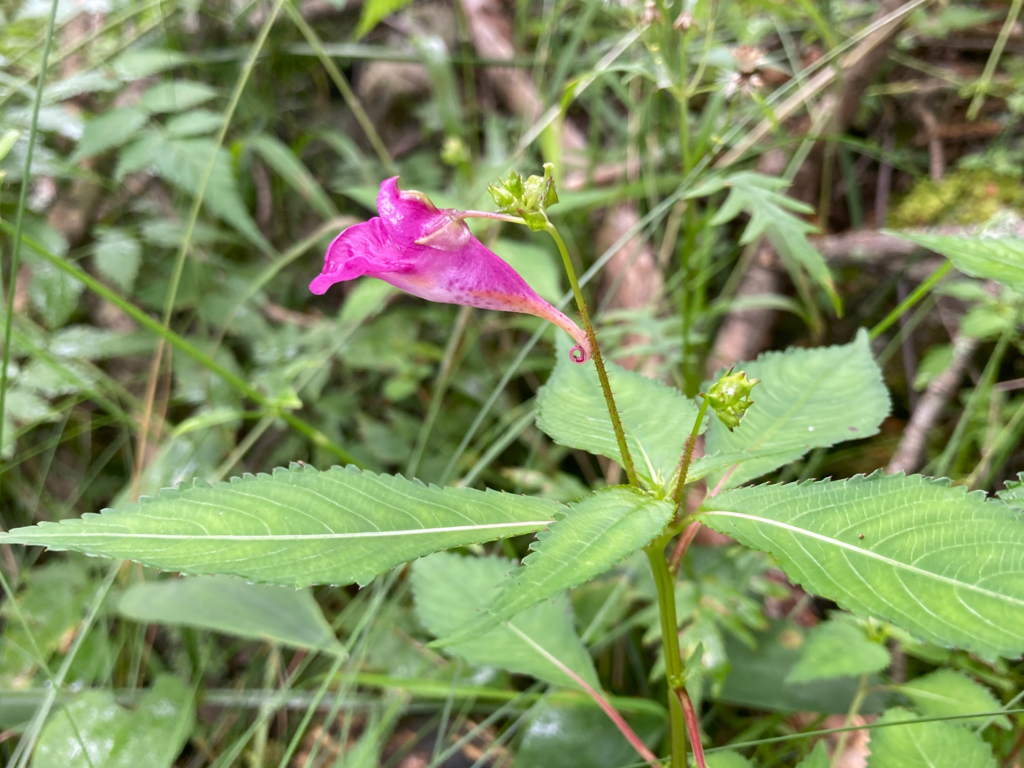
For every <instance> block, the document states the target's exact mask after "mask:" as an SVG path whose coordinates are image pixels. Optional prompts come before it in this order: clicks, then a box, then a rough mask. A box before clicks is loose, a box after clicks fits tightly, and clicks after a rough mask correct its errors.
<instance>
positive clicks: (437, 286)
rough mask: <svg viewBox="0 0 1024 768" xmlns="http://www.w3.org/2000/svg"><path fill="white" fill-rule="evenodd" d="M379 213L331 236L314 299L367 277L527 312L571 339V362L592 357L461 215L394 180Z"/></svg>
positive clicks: (581, 338)
mask: <svg viewBox="0 0 1024 768" xmlns="http://www.w3.org/2000/svg"><path fill="white" fill-rule="evenodd" d="M377 211H378V212H379V213H380V217H379V218H378V217H374V218H372V219H370V220H369V221H367V222H365V223H363V224H356V225H355V226H352V227H349V228H348V229H346V230H345V231H344V232H342V233H341V234H340V235H338V236H337V237H336V238H334V241H333V242H332V243H331V245H330V247H329V248H328V249H327V255H326V256H325V257H324V268H323V270H322V271H321V272H320V274H319V275H318V276H317V277H316V279H315V280H313V282H312V283H310V285H309V289H310V290H311V291H312V292H313V293H315V294H317V295H321V294H323V293H326V292H327V289H328V288H330V287H331V286H332V285H334V284H335V283H340V282H342V281H344V280H351V279H353V278H355V277H360V276H362V275H367V276H369V277H376V278H378V279H380V280H383V281H384V282H386V283H390V284H391V285H393V286H395V287H396V288H399V289H400V290H403V291H405V292H406V293H411V294H412V295H413V296H419V297H420V298H421V299H426V300H427V301H436V302H440V303H442V304H464V305H466V306H468V307H478V308H479V309H497V310H501V311H504V312H524V313H526V314H528V315H536V316H537V317H541V318H543V319H545V320H548V321H550V322H552V323H554V324H555V325H557V326H558V327H559V328H562V329H563V330H565V331H566V332H567V333H568V334H569V335H570V336H572V337H573V338H574V339H575V340H576V346H575V347H573V348H572V352H571V354H572V359H573V360H574V361H576V362H578V363H582V362H585V361H586V360H588V359H590V343H589V341H588V340H587V336H586V334H585V333H584V332H583V331H582V330H581V329H580V328H579V327H578V326H577V325H576V323H574V322H573V321H572V320H570V319H569V318H568V317H566V316H565V315H564V314H562V313H561V312H559V311H558V310H557V309H555V308H554V307H553V306H551V305H550V304H548V303H547V302H546V301H544V299H542V298H541V297H540V296H538V295H537V294H536V293H535V292H534V290H533V289H532V288H530V286H529V285H527V284H526V281H525V280H523V278H522V277H520V276H519V273H518V272H516V271H515V270H514V269H512V267H510V266H509V265H508V264H506V263H505V262H504V261H502V260H501V258H500V257H499V256H498V255H497V254H495V253H492V252H491V251H490V250H488V249H487V248H486V247H484V245H483V243H481V242H480V241H479V240H477V239H476V238H475V237H474V236H473V233H472V232H470V231H469V227H467V226H466V223H465V221H463V216H462V214H460V213H459V212H458V211H456V210H454V209H450V208H449V209H444V210H438V209H437V208H436V207H435V206H434V204H433V203H431V202H430V200H429V199H428V198H427V196H426V195H424V194H423V193H421V192H402V191H400V190H399V189H398V177H397V176H396V177H395V178H391V179H387V180H386V181H384V182H383V183H382V184H381V185H380V194H379V195H377Z"/></svg>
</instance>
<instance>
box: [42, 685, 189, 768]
mask: <svg viewBox="0 0 1024 768" xmlns="http://www.w3.org/2000/svg"><path fill="white" fill-rule="evenodd" d="M194 721H195V705H194V704H193V702H192V691H190V690H189V688H188V686H186V685H185V684H184V683H183V682H181V681H180V680H178V679H177V678H175V677H170V676H163V677H159V678H157V680H156V682H155V683H154V684H153V687H152V688H150V689H149V690H148V691H146V693H145V694H144V695H143V697H142V699H141V701H140V702H139V706H138V708H137V709H135V711H129V710H126V709H124V708H122V707H121V706H119V705H118V703H117V701H116V700H115V699H114V694H113V692H111V691H89V692H87V693H83V694H82V695H81V696H79V697H77V698H76V699H75V700H74V701H72V702H71V704H69V705H68V706H67V707H66V708H62V709H59V710H57V712H56V713H55V714H54V715H53V716H52V717H51V718H50V719H49V720H48V721H47V722H46V725H45V726H44V727H43V730H42V732H41V733H40V734H39V743H38V744H37V745H36V751H35V754H34V756H33V758H32V766H33V768H99V766H102V767H103V768H137V767H138V766H141V765H145V766H146V768H170V766H171V765H172V764H173V762H174V760H175V758H177V756H178V753H179V752H181V749H182V747H184V746H185V742H187V741H188V738H189V735H190V734H191V732H192V726H193V723H194ZM79 736H81V740H79ZM83 743H84V746H85V749H83V748H82V747H83Z"/></svg>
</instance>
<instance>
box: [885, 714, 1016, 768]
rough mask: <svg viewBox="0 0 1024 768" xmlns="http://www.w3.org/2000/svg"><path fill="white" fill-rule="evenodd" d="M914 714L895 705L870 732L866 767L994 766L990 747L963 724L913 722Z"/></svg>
mask: <svg viewBox="0 0 1024 768" xmlns="http://www.w3.org/2000/svg"><path fill="white" fill-rule="evenodd" d="M913 720H914V715H913V714H911V713H910V712H908V711H907V710H905V709H901V708H899V707H895V708H893V709H890V710H887V711H886V713H885V714H884V715H882V717H881V718H880V719H879V721H878V723H879V725H883V724H890V723H899V725H890V727H888V728H876V729H874V730H872V732H871V741H870V742H869V744H868V749H869V750H871V755H870V756H869V757H868V768H996V761H995V758H994V757H993V756H992V748H991V747H990V746H989V745H988V744H986V743H985V741H984V740H983V739H982V738H981V737H980V736H978V735H977V734H975V733H974V732H973V731H970V730H968V729H966V728H957V727H956V726H955V725H950V724H949V723H943V722H937V723H914V722H912V721H913Z"/></svg>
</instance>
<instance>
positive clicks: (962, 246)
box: [889, 231, 1024, 291]
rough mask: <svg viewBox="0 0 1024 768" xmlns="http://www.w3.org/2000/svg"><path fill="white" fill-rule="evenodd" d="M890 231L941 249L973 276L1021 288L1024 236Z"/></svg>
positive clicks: (955, 264)
mask: <svg viewBox="0 0 1024 768" xmlns="http://www.w3.org/2000/svg"><path fill="white" fill-rule="evenodd" d="M889 234H892V235H895V236H896V237H901V238H903V239H904V240H909V241H910V242H912V243H917V244H918V245H920V246H921V247H922V248H927V249H928V250H930V251H935V252H936V253H941V254H942V255H943V256H945V257H946V258H947V259H949V260H950V261H951V262H953V266H954V267H956V268H957V269H959V270H960V271H961V272H964V273H965V274H968V275H971V276H972V277H980V278H982V279H984V280H995V281H996V282H999V283H1002V284H1003V285H1006V286H1009V287H1010V288H1013V289H1014V290H1016V291H1024V238H1020V237H965V236H957V235H932V234H924V233H920V234H919V233H910V232H898V231H893V232H890V233H889Z"/></svg>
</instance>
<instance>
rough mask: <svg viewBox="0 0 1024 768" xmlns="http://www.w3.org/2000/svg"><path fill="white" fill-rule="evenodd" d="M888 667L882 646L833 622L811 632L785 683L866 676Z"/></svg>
mask: <svg viewBox="0 0 1024 768" xmlns="http://www.w3.org/2000/svg"><path fill="white" fill-rule="evenodd" d="M888 666H889V651H887V650H886V649H885V647H884V646H882V645H880V644H879V643H874V642H872V641H870V640H868V638H867V637H866V636H865V635H864V631H863V630H862V629H861V628H860V627H858V626H856V625H855V624H853V623H851V622H849V621H844V620H842V619H832V620H830V621H826V622H823V623H822V624H819V625H818V626H816V627H814V628H813V629H812V630H811V631H810V633H809V635H808V637H807V640H806V641H805V642H804V645H803V648H802V651H801V654H800V660H799V661H797V663H796V664H795V665H794V666H793V669H791V670H790V672H789V675H788V676H787V677H786V682H787V683H804V682H807V681H809V680H824V679H827V678H835V677H854V676H859V675H867V674H870V673H872V672H880V671H881V670H883V669H885V668H886V667H888Z"/></svg>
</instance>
